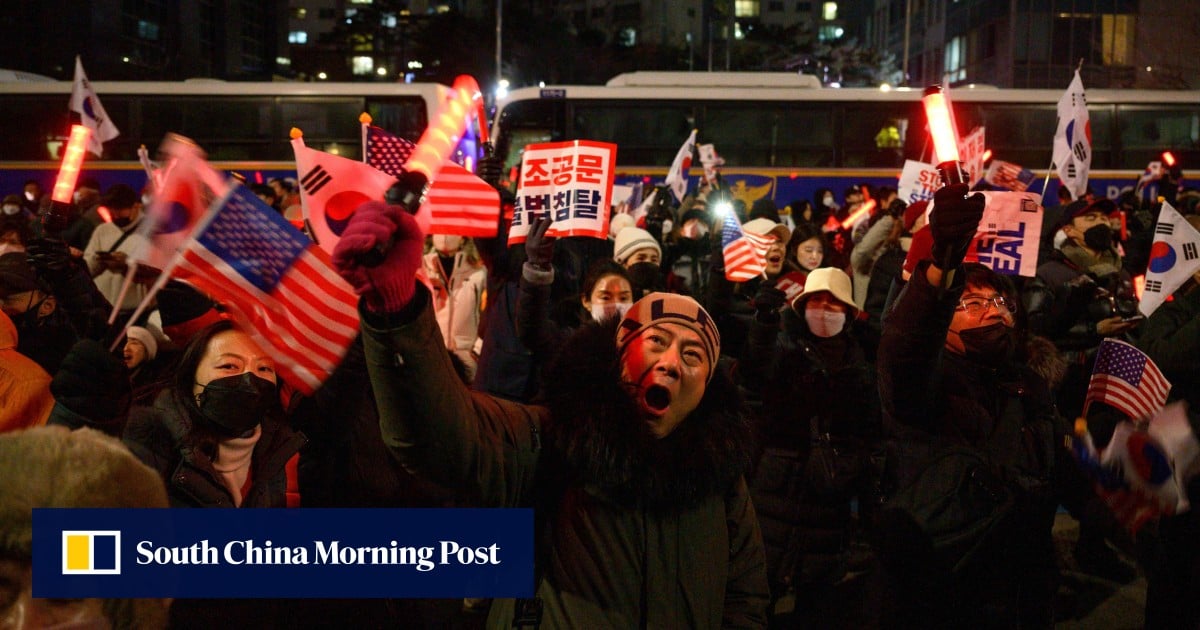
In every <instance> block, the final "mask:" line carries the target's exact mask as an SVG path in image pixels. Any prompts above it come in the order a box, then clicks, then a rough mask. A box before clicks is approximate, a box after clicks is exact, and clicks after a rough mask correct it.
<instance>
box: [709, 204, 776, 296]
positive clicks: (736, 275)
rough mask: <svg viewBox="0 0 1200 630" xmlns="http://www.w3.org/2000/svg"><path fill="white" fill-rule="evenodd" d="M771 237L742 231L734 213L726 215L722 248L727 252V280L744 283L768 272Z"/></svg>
mask: <svg viewBox="0 0 1200 630" xmlns="http://www.w3.org/2000/svg"><path fill="white" fill-rule="evenodd" d="M771 242H772V239H771V238H770V237H764V236H759V235H757V234H750V233H747V232H743V231H742V226H741V224H739V223H738V220H737V217H736V216H734V214H733V213H732V212H730V213H729V214H726V215H725V225H724V227H723V228H722V229H721V248H722V250H723V251H724V252H725V278H726V279H727V280H731V281H733V282H744V281H746V280H749V279H751V278H754V277H756V276H761V275H763V274H764V273H766V270H767V250H769V249H770V248H771Z"/></svg>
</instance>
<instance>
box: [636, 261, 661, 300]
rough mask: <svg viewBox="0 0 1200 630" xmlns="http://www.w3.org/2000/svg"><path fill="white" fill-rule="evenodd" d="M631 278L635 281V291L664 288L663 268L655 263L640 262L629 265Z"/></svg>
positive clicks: (640, 292) (643, 291)
mask: <svg viewBox="0 0 1200 630" xmlns="http://www.w3.org/2000/svg"><path fill="white" fill-rule="evenodd" d="M628 271H629V279H630V280H632V281H633V292H634V293H637V294H643V293H649V292H651V291H658V290H660V289H662V288H663V287H662V273H661V268H660V267H659V266H658V265H656V264H655V263H649V262H640V263H634V264H632V265H630V266H629V269H628Z"/></svg>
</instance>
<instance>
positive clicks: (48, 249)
mask: <svg viewBox="0 0 1200 630" xmlns="http://www.w3.org/2000/svg"><path fill="white" fill-rule="evenodd" d="M25 256H26V257H27V258H28V260H29V265H30V266H31V267H33V269H34V271H36V272H37V275H38V276H39V277H41V278H42V279H44V280H45V281H46V282H48V283H49V284H50V285H51V286H56V285H59V284H61V283H63V282H66V280H67V278H69V277H70V276H71V265H72V263H71V251H70V249H68V248H67V244H66V243H65V242H63V241H59V240H55V239H49V238H35V239H33V240H31V241H29V245H27V246H26V247H25Z"/></svg>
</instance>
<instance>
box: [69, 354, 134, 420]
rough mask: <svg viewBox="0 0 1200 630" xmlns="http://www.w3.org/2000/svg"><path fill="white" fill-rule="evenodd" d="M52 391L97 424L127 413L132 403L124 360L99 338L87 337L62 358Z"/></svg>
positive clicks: (70, 408) (70, 406) (76, 411)
mask: <svg viewBox="0 0 1200 630" xmlns="http://www.w3.org/2000/svg"><path fill="white" fill-rule="evenodd" d="M50 393H51V394H54V399H55V400H56V401H58V403H59V404H60V405H62V406H64V407H66V408H67V409H69V410H71V411H73V412H75V413H77V414H79V415H81V416H84V417H86V418H87V419H88V420H90V421H92V422H94V423H97V424H109V423H111V422H113V421H114V420H117V419H119V418H120V417H122V416H124V414H125V409H126V407H127V406H128V403H129V394H130V386H129V374H128V372H127V371H126V369H125V364H124V363H122V362H121V360H120V359H118V358H117V357H115V356H113V354H112V353H111V352H109V351H108V350H106V349H105V348H104V346H103V345H101V344H100V342H98V341H94V340H91V339H84V340H82V341H80V342H79V343H76V344H75V345H74V346H72V347H71V351H70V352H68V353H67V356H66V357H64V358H63V361H62V364H60V365H59V368H58V372H57V373H55V375H54V380H53V381H51V382H50Z"/></svg>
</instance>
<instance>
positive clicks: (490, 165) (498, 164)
mask: <svg viewBox="0 0 1200 630" xmlns="http://www.w3.org/2000/svg"><path fill="white" fill-rule="evenodd" d="M475 174H476V175H478V176H479V179H482V180H483V181H485V182H487V183H488V184H490V185H491V186H492V188H500V178H502V177H503V176H504V159H503V158H501V157H499V156H497V155H496V153H495V150H494V149H493V148H492V143H490V142H489V143H487V144H485V145H484V146H483V157H482V158H479V164H478V165H477V166H476V167H475Z"/></svg>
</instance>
